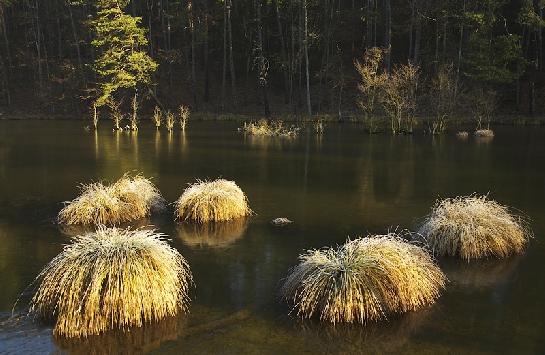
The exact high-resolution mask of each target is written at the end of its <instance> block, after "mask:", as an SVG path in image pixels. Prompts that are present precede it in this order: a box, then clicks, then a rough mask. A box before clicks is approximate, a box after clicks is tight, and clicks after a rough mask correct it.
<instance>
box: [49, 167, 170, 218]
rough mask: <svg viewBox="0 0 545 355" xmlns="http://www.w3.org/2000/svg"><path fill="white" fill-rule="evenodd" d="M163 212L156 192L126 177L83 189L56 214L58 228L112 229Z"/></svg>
mask: <svg viewBox="0 0 545 355" xmlns="http://www.w3.org/2000/svg"><path fill="white" fill-rule="evenodd" d="M164 209H165V200H164V199H163V197H162V196H161V193H160V192H159V190H158V189H157V188H156V187H155V186H154V185H153V184H152V183H151V181H150V180H148V179H146V178H145V177H143V176H141V175H136V176H134V177H132V176H130V175H128V174H125V175H123V177H122V178H121V179H119V180H118V181H116V182H115V183H113V184H111V185H104V184H102V183H92V184H88V185H82V188H81V194H80V196H78V197H77V198H75V199H74V200H72V201H69V202H67V203H66V205H65V206H64V208H63V209H62V210H61V211H60V212H59V216H58V221H59V223H61V224H67V225H73V224H82V225H99V224H106V225H114V224H119V223H123V222H129V221H134V220H137V219H140V218H143V217H147V216H149V215H150V214H151V213H155V212H161V211H163V210H164Z"/></svg>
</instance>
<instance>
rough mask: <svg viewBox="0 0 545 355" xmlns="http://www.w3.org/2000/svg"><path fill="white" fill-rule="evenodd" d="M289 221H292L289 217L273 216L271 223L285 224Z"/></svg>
mask: <svg viewBox="0 0 545 355" xmlns="http://www.w3.org/2000/svg"><path fill="white" fill-rule="evenodd" d="M290 223H293V221H290V220H289V219H287V218H285V217H279V218H275V219H273V220H272V221H271V224H272V225H275V226H280V227H281V226H285V225H286V224H290Z"/></svg>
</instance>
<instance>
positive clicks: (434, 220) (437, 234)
mask: <svg viewBox="0 0 545 355" xmlns="http://www.w3.org/2000/svg"><path fill="white" fill-rule="evenodd" d="M419 233H420V234H422V236H423V237H424V238H425V240H426V242H427V243H428V245H429V247H430V249H431V250H432V251H433V252H434V253H435V254H438V255H450V256H458V257H460V258H462V259H465V260H468V261H469V260H470V259H478V258H484V257H490V256H492V257H498V258H504V257H507V256H509V255H512V254H519V253H521V252H522V250H523V249H524V246H525V245H526V242H527V241H528V239H529V238H530V236H531V232H530V230H529V228H528V227H527V224H526V222H525V221H524V220H523V218H521V217H520V216H516V215H514V214H512V213H511V212H510V211H509V208H508V207H506V206H502V205H500V204H499V203H497V202H495V201H492V200H489V199H487V196H477V195H472V196H461V197H456V198H447V199H444V200H438V201H437V202H436V203H435V205H434V206H433V208H432V211H431V213H430V214H429V215H428V216H427V217H426V218H425V220H424V222H423V224H422V225H421V227H420V229H419Z"/></svg>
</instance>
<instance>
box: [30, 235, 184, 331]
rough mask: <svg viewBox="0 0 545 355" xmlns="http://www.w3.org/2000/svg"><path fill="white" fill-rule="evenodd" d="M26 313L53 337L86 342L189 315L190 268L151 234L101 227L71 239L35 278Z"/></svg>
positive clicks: (162, 236) (171, 249) (182, 259)
mask: <svg viewBox="0 0 545 355" xmlns="http://www.w3.org/2000/svg"><path fill="white" fill-rule="evenodd" d="M36 281H37V282H38V283H39V285H38V288H37V291H36V293H35V295H34V297H33V298H32V301H31V306H30V313H31V314H34V315H37V316H38V317H39V318H42V319H49V320H54V321H55V328H54V330H53V331H54V334H56V335H60V336H66V337H81V336H83V337H86V336H89V335H92V334H100V333H102V332H104V331H107V330H109V329H126V328H128V327H131V326H137V327H140V326H142V325H144V324H147V323H149V322H152V321H156V320H160V319H163V318H165V317H168V316H175V315H176V314H178V313H179V312H180V311H182V312H187V311H188V308H189V304H190V299H189V296H188V292H189V288H190V287H191V286H192V285H193V277H192V275H191V271H190V269H189V265H188V264H187V262H186V261H185V259H184V258H183V257H182V255H181V254H180V253H178V251H176V250H175V249H173V248H171V247H170V246H169V245H168V244H167V242H166V240H165V239H164V235H163V234H161V233H156V232H155V231H153V230H144V229H137V230H130V229H118V228H107V227H104V226H99V227H98V229H97V231H96V232H94V233H87V234H84V235H81V236H78V237H76V238H74V241H73V243H71V244H68V245H66V246H65V247H64V249H63V251H62V252H61V253H60V254H59V255H57V256H56V257H55V258H54V259H53V260H52V261H51V262H50V263H49V264H48V265H47V266H46V267H45V268H44V269H43V270H42V272H41V273H40V274H39V275H38V277H37V278H36Z"/></svg>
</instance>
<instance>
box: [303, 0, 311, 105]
mask: <svg viewBox="0 0 545 355" xmlns="http://www.w3.org/2000/svg"><path fill="white" fill-rule="evenodd" d="M303 20H304V26H305V29H304V31H305V32H304V39H303V49H304V52H305V78H306V87H307V113H308V115H309V116H312V107H311V105H310V78H309V62H308V14H307V0H303Z"/></svg>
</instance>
